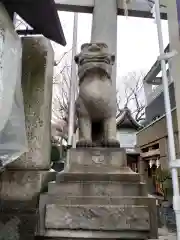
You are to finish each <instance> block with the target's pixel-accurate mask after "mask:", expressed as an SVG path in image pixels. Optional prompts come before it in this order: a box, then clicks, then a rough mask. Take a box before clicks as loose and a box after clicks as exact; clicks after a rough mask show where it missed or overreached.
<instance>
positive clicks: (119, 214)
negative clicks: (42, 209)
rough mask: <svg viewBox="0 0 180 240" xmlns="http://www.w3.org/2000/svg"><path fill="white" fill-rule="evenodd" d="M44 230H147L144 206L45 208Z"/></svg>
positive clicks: (52, 205) (56, 206) (146, 212)
mask: <svg viewBox="0 0 180 240" xmlns="http://www.w3.org/2000/svg"><path fill="white" fill-rule="evenodd" d="M45 226H46V228H50V229H51V228H52V229H84V230H106V231H108V230H109V231H110V230H111V231H112V230H116V231H118V230H125V229H126V230H128V229H131V230H148V229H149V227H150V224H149V213H148V209H147V208H146V207H144V206H139V207H137V206H126V205H123V206H122V205H121V206H110V205H109V206H93V205H91V206H88V205H86V206H83V205H82V206H78V205H77V206H61V205H54V204H49V205H47V206H46V220H45Z"/></svg>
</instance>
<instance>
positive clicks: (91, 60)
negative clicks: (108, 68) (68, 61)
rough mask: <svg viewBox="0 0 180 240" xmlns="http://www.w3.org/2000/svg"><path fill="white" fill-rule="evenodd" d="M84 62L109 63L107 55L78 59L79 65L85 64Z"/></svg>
mask: <svg viewBox="0 0 180 240" xmlns="http://www.w3.org/2000/svg"><path fill="white" fill-rule="evenodd" d="M86 63H107V64H110V59H109V58H107V57H98V58H96V57H92V58H91V57H88V58H83V59H82V60H80V65H83V64H86Z"/></svg>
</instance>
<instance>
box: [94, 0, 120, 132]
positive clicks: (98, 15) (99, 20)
mask: <svg viewBox="0 0 180 240" xmlns="http://www.w3.org/2000/svg"><path fill="white" fill-rule="evenodd" d="M91 42H104V43H106V44H107V45H108V48H109V52H110V53H112V54H115V56H116V57H117V1H116V0H111V1H109V0H95V1H94V10H93V22H92V33H91ZM116 60H117V58H116ZM116 66H117V64H116V61H115V64H114V66H113V69H112V82H113V88H114V96H112V97H114V104H115V105H116ZM114 114H115V116H116V113H114ZM114 126H115V128H116V122H115V123H114Z"/></svg>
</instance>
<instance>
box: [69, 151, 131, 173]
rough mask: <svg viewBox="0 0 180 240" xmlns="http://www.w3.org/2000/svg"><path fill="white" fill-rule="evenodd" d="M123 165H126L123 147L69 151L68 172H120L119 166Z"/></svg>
mask: <svg viewBox="0 0 180 240" xmlns="http://www.w3.org/2000/svg"><path fill="white" fill-rule="evenodd" d="M124 166H126V153H125V150H124V149H113V148H87V149H86V150H85V149H71V150H70V151H69V172H84V173H88V172H93V173H95V172H103V173H110V172H114V173H120V169H121V167H124ZM131 172H132V171H131Z"/></svg>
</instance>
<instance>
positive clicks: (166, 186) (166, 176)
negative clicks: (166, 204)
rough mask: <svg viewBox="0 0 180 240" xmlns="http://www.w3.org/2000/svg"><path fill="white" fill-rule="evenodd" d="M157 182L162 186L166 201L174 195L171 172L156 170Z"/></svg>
mask: <svg viewBox="0 0 180 240" xmlns="http://www.w3.org/2000/svg"><path fill="white" fill-rule="evenodd" d="M156 181H157V182H159V183H161V184H162V190H163V192H164V197H165V199H167V198H171V197H172V195H173V187H172V178H171V173H170V171H169V170H163V169H161V168H158V169H157V170H156Z"/></svg>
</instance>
